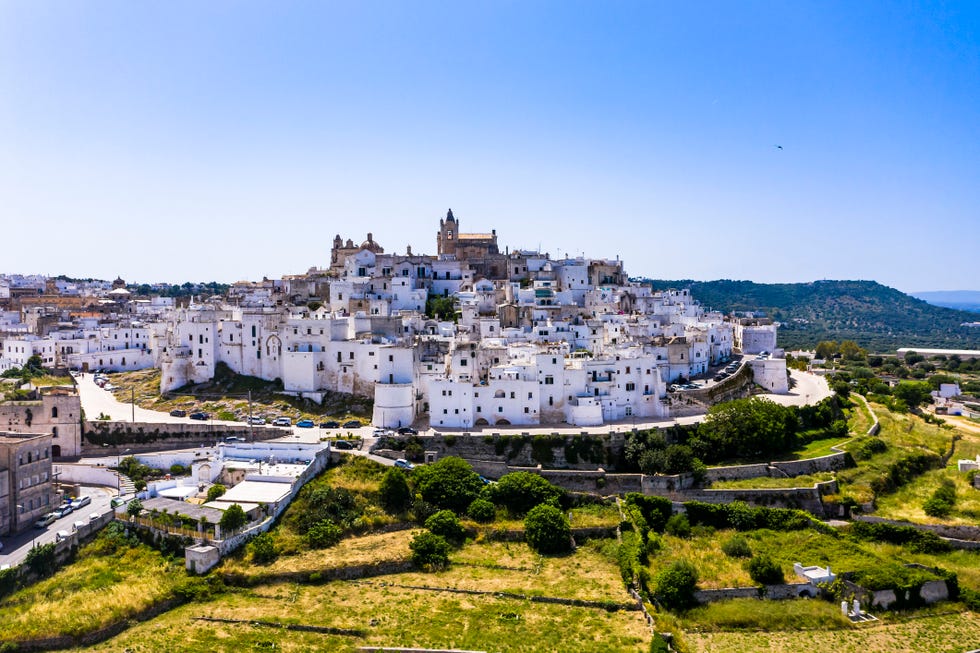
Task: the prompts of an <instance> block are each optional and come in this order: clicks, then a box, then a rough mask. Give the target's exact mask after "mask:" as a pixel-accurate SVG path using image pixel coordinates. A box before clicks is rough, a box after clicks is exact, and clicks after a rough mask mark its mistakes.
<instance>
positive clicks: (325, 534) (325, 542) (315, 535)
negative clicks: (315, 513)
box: [306, 519, 344, 549]
mask: <svg viewBox="0 0 980 653" xmlns="http://www.w3.org/2000/svg"><path fill="white" fill-rule="evenodd" d="M343 534H344V531H343V529H342V528H340V526H337V524H335V523H333V522H332V521H330V520H329V519H323V520H321V521H318V522H317V523H316V524H314V525H313V526H312V527H311V528H310V530H308V531H307V532H306V542H307V544H309V545H310V548H311V549H325V548H327V547H330V546H333V545H334V544H336V543H337V542H339V541H340V538H341V536H342V535H343Z"/></svg>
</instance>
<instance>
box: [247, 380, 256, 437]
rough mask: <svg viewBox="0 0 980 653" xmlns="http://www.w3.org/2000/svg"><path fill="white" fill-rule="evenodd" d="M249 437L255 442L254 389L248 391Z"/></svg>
mask: <svg viewBox="0 0 980 653" xmlns="http://www.w3.org/2000/svg"><path fill="white" fill-rule="evenodd" d="M248 439H249V442H255V433H254V432H253V431H252V391H251V390H249V391H248Z"/></svg>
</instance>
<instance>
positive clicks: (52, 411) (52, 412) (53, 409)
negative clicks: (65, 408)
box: [51, 406, 58, 418]
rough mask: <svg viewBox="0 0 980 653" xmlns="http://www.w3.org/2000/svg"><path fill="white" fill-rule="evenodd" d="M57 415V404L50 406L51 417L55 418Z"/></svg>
mask: <svg viewBox="0 0 980 653" xmlns="http://www.w3.org/2000/svg"><path fill="white" fill-rule="evenodd" d="M57 416H58V407H57V406H52V407H51V417H52V418H55V417H57Z"/></svg>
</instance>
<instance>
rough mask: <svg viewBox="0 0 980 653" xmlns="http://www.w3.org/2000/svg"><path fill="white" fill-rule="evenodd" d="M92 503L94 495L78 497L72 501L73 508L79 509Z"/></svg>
mask: <svg viewBox="0 0 980 653" xmlns="http://www.w3.org/2000/svg"><path fill="white" fill-rule="evenodd" d="M90 503H92V497H78V498H77V499H75V500H74V501H72V502H71V507H72V510H78V509H79V508H84V507H85V506H87V505H88V504H90Z"/></svg>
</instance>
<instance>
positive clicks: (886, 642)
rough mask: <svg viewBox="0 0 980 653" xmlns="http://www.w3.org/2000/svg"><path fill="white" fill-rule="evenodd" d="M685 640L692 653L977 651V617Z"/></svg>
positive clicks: (690, 635) (979, 638) (952, 616)
mask: <svg viewBox="0 0 980 653" xmlns="http://www.w3.org/2000/svg"><path fill="white" fill-rule="evenodd" d="M878 616H882V615H878ZM684 639H685V641H686V642H687V644H688V647H689V649H690V651H692V653H694V652H698V653H702V652H703V653H709V652H710V653H763V652H765V653H770V652H773V651H787V652H790V651H791V652H796V651H834V653H962V651H966V650H970V649H974V648H977V647H980V616H978V615H977V614H975V613H972V612H964V613H961V614H945V615H935V616H928V617H924V618H921V619H911V620H907V621H900V620H895V621H890V622H889V621H883V622H879V623H877V624H870V625H865V626H860V627H858V628H854V629H849V630H790V631H782V632H726V633H690V632H688V633H685V634H684Z"/></svg>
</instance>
